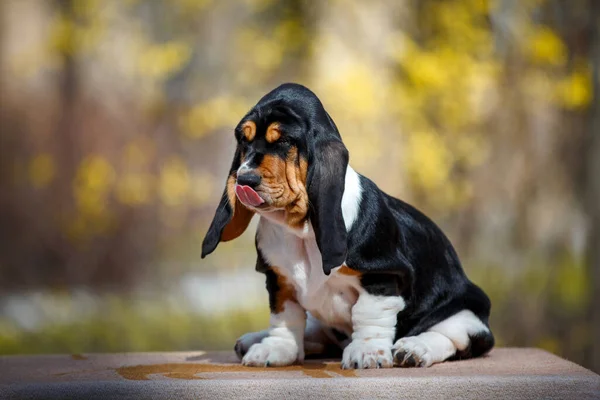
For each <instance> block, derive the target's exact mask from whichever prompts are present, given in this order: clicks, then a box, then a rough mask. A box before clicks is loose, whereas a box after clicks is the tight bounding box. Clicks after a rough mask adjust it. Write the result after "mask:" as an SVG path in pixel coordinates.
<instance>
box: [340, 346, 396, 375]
mask: <svg viewBox="0 0 600 400" xmlns="http://www.w3.org/2000/svg"><path fill="white" fill-rule="evenodd" d="M391 347H392V346H391V344H390V343H389V342H388V341H387V340H382V339H371V340H369V339H367V340H364V339H360V340H358V339H357V340H353V341H352V342H351V343H350V344H349V345H348V346H346V348H345V349H344V355H343V357H342V369H352V368H357V369H361V368H391V367H392V366H393V362H392V350H391Z"/></svg>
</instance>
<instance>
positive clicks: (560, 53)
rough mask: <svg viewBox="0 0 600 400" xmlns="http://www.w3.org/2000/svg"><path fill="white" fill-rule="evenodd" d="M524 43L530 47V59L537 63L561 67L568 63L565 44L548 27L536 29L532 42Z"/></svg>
mask: <svg viewBox="0 0 600 400" xmlns="http://www.w3.org/2000/svg"><path fill="white" fill-rule="evenodd" d="M524 43H525V44H526V45H527V46H528V49H527V50H528V53H529V57H530V58H531V59H532V61H534V62H536V63H539V64H550V65H555V66H561V65H564V64H565V63H566V61H567V48H566V46H565V44H564V43H563V41H562V40H561V38H560V37H558V35H557V34H556V33H554V31H553V30H552V29H550V28H548V27H540V28H538V29H535V30H534V31H533V34H532V37H531V39H530V41H525V42H524Z"/></svg>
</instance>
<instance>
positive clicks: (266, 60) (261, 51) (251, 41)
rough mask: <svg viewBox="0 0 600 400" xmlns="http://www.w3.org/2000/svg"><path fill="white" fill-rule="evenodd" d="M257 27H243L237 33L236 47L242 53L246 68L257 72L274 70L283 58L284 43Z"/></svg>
mask: <svg viewBox="0 0 600 400" xmlns="http://www.w3.org/2000/svg"><path fill="white" fill-rule="evenodd" d="M277 39H278V38H275V37H273V36H266V35H263V34H261V33H260V32H259V31H257V30H256V29H242V30H241V31H240V32H239V34H238V35H237V39H236V49H237V52H238V53H239V54H241V55H242V60H241V61H242V62H243V65H242V66H241V67H242V68H244V69H250V70H256V72H257V73H263V74H264V73H268V72H271V71H274V70H275V69H276V68H277V67H278V66H279V65H280V64H281V61H282V59H283V53H284V43H282V42H281V41H280V40H277Z"/></svg>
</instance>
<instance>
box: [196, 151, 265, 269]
mask: <svg viewBox="0 0 600 400" xmlns="http://www.w3.org/2000/svg"><path fill="white" fill-rule="evenodd" d="M240 157H241V153H240V151H239V149H236V152H235V156H234V159H233V163H232V165H231V169H230V170H229V176H228V177H227V183H226V185H225V190H224V191H223V196H222V197H221V201H220V202H219V206H218V207H217V211H216V212H215V216H214V218H213V220H212V223H211V224H210V227H209V228H208V232H207V233H206V237H205V238H204V241H203V242H202V258H204V257H206V256H207V255H209V254H210V253H212V252H213V251H214V250H215V249H216V248H217V245H218V244H219V242H227V241H229V240H233V239H235V238H237V237H238V236H240V235H241V234H242V233H244V231H245V230H246V228H247V227H248V224H249V223H250V220H251V219H252V216H253V215H254V212H253V211H250V210H249V209H247V208H246V207H245V206H244V205H243V204H242V203H241V202H240V201H239V200H238V198H237V196H236V195H235V179H236V174H237V169H238V168H239V166H240Z"/></svg>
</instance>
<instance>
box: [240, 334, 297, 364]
mask: <svg viewBox="0 0 600 400" xmlns="http://www.w3.org/2000/svg"><path fill="white" fill-rule="evenodd" d="M298 359H299V357H298V345H297V344H296V343H295V342H294V341H293V340H289V339H283V338H278V337H267V338H265V339H263V341H262V342H261V343H256V344H253V345H252V346H251V347H250V349H249V350H248V352H247V353H246V355H245V356H244V358H242V364H243V365H246V366H249V367H284V366H286V365H292V364H293V363H295V362H296V360H298ZM300 361H302V360H300Z"/></svg>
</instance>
